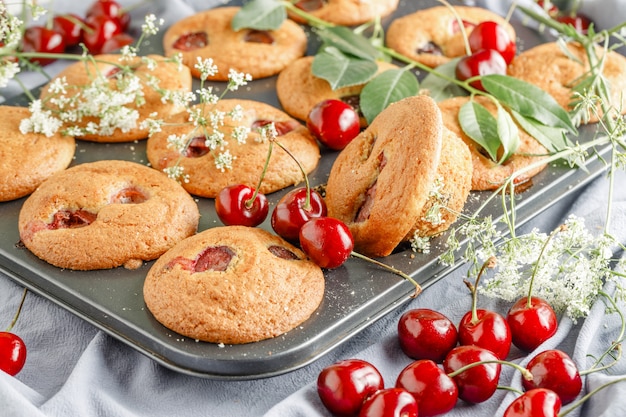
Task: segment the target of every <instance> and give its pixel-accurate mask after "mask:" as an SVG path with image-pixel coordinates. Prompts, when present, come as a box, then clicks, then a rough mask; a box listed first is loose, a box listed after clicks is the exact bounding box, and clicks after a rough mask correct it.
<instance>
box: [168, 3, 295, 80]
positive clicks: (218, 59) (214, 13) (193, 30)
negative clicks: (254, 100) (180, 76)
mask: <svg viewBox="0 0 626 417" xmlns="http://www.w3.org/2000/svg"><path fill="white" fill-rule="evenodd" d="M239 10H240V8H239V7H218V8H215V9H209V10H204V11H201V12H198V13H196V14H194V15H191V16H189V17H186V18H184V19H182V20H179V21H178V22H176V23H174V24H173V25H172V26H170V27H169V29H168V30H167V31H166V32H165V35H164V37H163V48H164V50H165V55H167V56H172V55H175V54H179V53H180V54H182V56H183V62H184V63H185V64H186V65H188V66H189V67H190V68H191V72H192V74H193V76H194V77H196V78H200V76H201V75H200V71H199V70H198V69H197V68H195V65H196V64H197V62H198V59H199V58H202V59H209V58H210V59H212V60H213V63H214V64H215V65H216V66H217V69H218V71H217V73H216V74H215V75H213V76H210V77H208V79H210V80H215V81H227V80H228V73H229V71H230V70H231V69H232V70H234V71H236V72H243V73H246V74H250V75H251V76H252V78H253V79H257V78H265V77H270V76H272V75H275V74H277V73H278V72H280V71H281V70H282V69H283V68H285V67H286V66H287V65H288V64H289V63H290V62H292V61H294V60H295V59H297V58H299V57H301V56H302V55H304V52H305V51H306V47H307V37H306V34H305V33H304V30H303V29H302V28H301V27H300V26H298V24H297V23H294V22H292V21H291V20H285V21H284V22H283V24H282V25H281V26H280V28H278V29H276V30H271V31H261V30H252V29H242V30H239V31H234V30H233V29H232V27H231V21H232V19H233V17H234V16H235V14H236V13H237V12H238V11H239Z"/></svg>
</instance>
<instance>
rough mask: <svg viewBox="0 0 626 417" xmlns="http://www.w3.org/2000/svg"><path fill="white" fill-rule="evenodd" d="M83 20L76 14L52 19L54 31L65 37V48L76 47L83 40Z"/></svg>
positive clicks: (57, 16)
mask: <svg viewBox="0 0 626 417" xmlns="http://www.w3.org/2000/svg"><path fill="white" fill-rule="evenodd" d="M83 25H84V22H83V19H81V17H80V16H78V15H77V14H74V13H69V14H64V15H56V16H54V18H52V29H53V30H54V31H56V32H58V33H60V34H61V36H63V39H64V40H65V46H75V45H78V44H79V43H80V41H81V40H82V38H83Z"/></svg>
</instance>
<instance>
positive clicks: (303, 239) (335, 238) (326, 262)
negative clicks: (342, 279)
mask: <svg viewBox="0 0 626 417" xmlns="http://www.w3.org/2000/svg"><path fill="white" fill-rule="evenodd" d="M300 247H301V248H302V250H303V251H304V253H306V254H307V255H308V256H309V258H310V259H311V260H312V261H313V262H315V263H316V264H317V265H319V266H320V267H322V268H326V269H333V268H337V267H339V266H341V265H343V263H344V262H345V261H346V259H348V258H349V257H350V254H351V253H352V249H354V239H353V238H352V233H350V229H348V226H346V224H345V223H344V222H342V221H341V220H337V219H335V218H332V217H315V218H312V219H311V220H309V221H308V222H306V223H304V224H303V225H302V227H301V228H300Z"/></svg>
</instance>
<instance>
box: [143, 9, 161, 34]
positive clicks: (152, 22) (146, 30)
mask: <svg viewBox="0 0 626 417" xmlns="http://www.w3.org/2000/svg"><path fill="white" fill-rule="evenodd" d="M163 23H165V20H164V19H159V20H158V21H157V18H156V16H155V15H154V14H148V15H146V18H145V19H144V23H143V24H142V25H141V32H142V33H143V34H145V35H148V36H150V35H156V34H157V33H158V32H159V27H160V26H163Z"/></svg>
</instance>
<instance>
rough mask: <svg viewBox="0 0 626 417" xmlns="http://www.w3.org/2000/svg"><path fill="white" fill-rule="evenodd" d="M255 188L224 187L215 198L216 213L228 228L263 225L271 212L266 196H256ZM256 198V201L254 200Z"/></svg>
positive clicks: (240, 186) (244, 186) (239, 185)
mask: <svg viewBox="0 0 626 417" xmlns="http://www.w3.org/2000/svg"><path fill="white" fill-rule="evenodd" d="M254 191H255V190H254V188H252V187H249V186H247V185H244V184H237V185H230V186H228V187H224V188H223V189H222V190H220V192H219V193H218V194H217V196H216V197H215V211H216V212H217V216H218V217H219V218H220V220H221V221H222V223H224V224H225V225H227V226H233V225H238V226H249V227H255V226H258V225H260V224H261V223H263V221H264V220H265V218H266V217H267V213H268V212H269V205H268V203H267V198H266V197H265V195H264V194H261V193H258V194H257V195H256V197H255V196H254ZM253 198H254V200H253Z"/></svg>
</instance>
